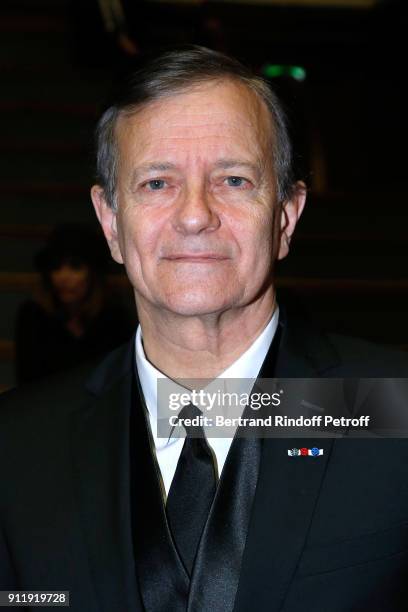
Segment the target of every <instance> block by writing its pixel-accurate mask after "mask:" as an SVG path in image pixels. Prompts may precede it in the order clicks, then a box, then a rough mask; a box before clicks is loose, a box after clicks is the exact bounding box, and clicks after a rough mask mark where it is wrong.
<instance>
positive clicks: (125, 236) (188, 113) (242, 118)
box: [93, 81, 286, 316]
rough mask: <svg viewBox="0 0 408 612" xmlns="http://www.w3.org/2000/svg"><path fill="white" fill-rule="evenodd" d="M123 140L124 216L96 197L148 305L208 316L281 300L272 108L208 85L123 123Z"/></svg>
mask: <svg viewBox="0 0 408 612" xmlns="http://www.w3.org/2000/svg"><path fill="white" fill-rule="evenodd" d="M116 135H117V143H118V151H119V164H118V173H117V197H118V212H117V214H116V215H115V213H113V212H112V211H110V210H109V209H107V208H106V205H105V206H103V205H101V204H100V203H99V204H98V203H97V202H95V199H96V200H97V198H95V197H94V198H93V199H94V203H95V206H96V209H97V214H98V216H99V218H100V219H101V211H100V210H98V207H100V206H102V207H103V208H104V213H103V215H102V216H103V219H102V220H101V222H102V225H103V226H104V230H105V234H106V236H107V238H108V242H109V244H110V247H111V251H112V255H113V257H114V259H115V260H116V261H118V262H119V263H124V265H125V267H126V270H127V273H128V276H129V278H130V281H131V283H132V285H133V287H134V290H135V295H136V300H137V303H138V305H139V304H140V305H144V307H147V308H159V309H166V310H169V311H171V312H173V313H177V314H180V315H185V316H189V315H204V314H209V313H218V312H223V311H225V310H228V309H233V308H238V307H242V306H246V305H248V304H250V303H252V302H253V301H254V300H256V299H258V298H259V297H261V296H264V295H266V294H267V293H268V292H269V293H270V294H273V292H272V275H271V271H272V264H273V261H274V260H275V259H276V258H277V257H278V256H284V255H285V254H286V252H284V249H283V247H281V244H280V243H281V240H280V238H279V236H280V226H281V222H283V213H282V212H281V211H280V208H279V207H278V205H277V201H276V179H275V175H274V171H273V164H272V154H271V139H272V133H271V126H270V119H269V115H268V113H267V110H266V107H265V105H264V103H263V102H262V101H261V100H260V99H258V97H257V96H256V95H255V94H254V93H252V92H251V91H250V90H248V89H247V88H246V87H245V86H243V85H242V84H238V83H235V82H232V81H227V82H224V83H220V82H208V83H205V84H202V85H200V86H199V87H196V88H194V89H191V90H190V91H188V92H185V93H182V94H178V95H174V96H173V97H170V98H165V99H163V100H159V101H156V102H154V103H151V104H150V105H148V106H146V107H145V108H144V109H142V110H141V111H139V112H137V113H135V114H132V115H130V116H128V117H121V118H120V120H119V122H118V125H117V132H116ZM282 249H283V250H282Z"/></svg>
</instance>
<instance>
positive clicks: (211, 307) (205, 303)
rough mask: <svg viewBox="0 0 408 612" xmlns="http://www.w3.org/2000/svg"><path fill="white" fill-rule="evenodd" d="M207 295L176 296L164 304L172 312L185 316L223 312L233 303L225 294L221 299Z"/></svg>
mask: <svg viewBox="0 0 408 612" xmlns="http://www.w3.org/2000/svg"><path fill="white" fill-rule="evenodd" d="M209 297H210V296H208V295H206V296H205V297H203V298H202V299H197V296H188V295H186V294H185V295H184V296H183V297H182V298H181V299H180V296H174V297H172V298H171V299H167V300H166V301H165V302H164V304H163V305H164V306H165V308H166V309H167V310H169V311H170V312H173V313H174V314H178V315H181V316H185V317H194V316H204V315H210V314H214V313H217V312H222V311H223V310H227V309H228V308H231V306H232V304H231V303H230V302H229V301H228V300H226V299H225V296H223V297H222V299H220V300H214V299H209Z"/></svg>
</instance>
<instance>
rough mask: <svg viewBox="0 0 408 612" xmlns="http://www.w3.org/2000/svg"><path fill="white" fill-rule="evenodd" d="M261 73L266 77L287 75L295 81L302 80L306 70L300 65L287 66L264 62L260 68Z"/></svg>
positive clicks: (272, 77)
mask: <svg viewBox="0 0 408 612" xmlns="http://www.w3.org/2000/svg"><path fill="white" fill-rule="evenodd" d="M262 74H263V75H264V76H266V77H267V78H268V79H275V78H276V77H280V76H289V77H292V79H295V80H296V81H304V80H305V78H306V70H305V69H304V68H303V67H302V66H288V65H285V64H266V65H265V66H264V67H263V68H262Z"/></svg>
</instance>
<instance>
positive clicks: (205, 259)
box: [164, 253, 228, 263]
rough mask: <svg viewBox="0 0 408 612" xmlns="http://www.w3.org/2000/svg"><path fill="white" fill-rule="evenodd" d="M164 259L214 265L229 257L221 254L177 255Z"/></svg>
mask: <svg viewBox="0 0 408 612" xmlns="http://www.w3.org/2000/svg"><path fill="white" fill-rule="evenodd" d="M164 259H167V260H169V261H177V262H186V263H213V262H216V261H225V260H226V259H228V257H226V256H225V255H220V254H219V253H175V254H173V255H167V256H166V257H165V258H164Z"/></svg>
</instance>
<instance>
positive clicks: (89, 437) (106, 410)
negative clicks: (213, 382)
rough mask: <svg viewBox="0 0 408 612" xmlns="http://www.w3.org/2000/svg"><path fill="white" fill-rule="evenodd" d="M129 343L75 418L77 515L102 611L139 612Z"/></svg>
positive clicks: (93, 383) (99, 376) (102, 371)
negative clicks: (132, 511) (133, 521)
mask: <svg viewBox="0 0 408 612" xmlns="http://www.w3.org/2000/svg"><path fill="white" fill-rule="evenodd" d="M132 348H133V341H131V342H130V343H129V344H128V345H127V347H126V348H125V349H121V350H119V351H118V352H116V353H115V354H114V355H113V356H111V357H110V358H108V360H107V361H106V362H104V364H103V366H102V367H100V368H99V369H98V370H97V371H96V372H95V374H94V376H93V377H92V379H91V380H90V381H89V383H88V390H89V391H90V396H89V402H88V404H87V405H86V406H85V407H82V408H81V410H78V411H76V412H75V413H74V414H73V421H72V449H73V466H74V471H75V476H76V482H77V489H76V495H77V499H78V507H79V514H80V517H81V522H82V526H83V534H84V540H85V543H86V546H87V550H88V557H89V565H90V571H91V575H92V580H93V584H94V588H95V594H96V599H97V601H98V603H99V607H100V610H101V611H104V612H113V611H117V612H119V611H120V612H128V611H129V612H130V611H137V610H139V609H140V610H141V609H142V607H141V604H140V598H139V594H138V591H137V588H136V580H135V567H134V559H133V550H132V533H131V516H130V492H129V413H130V401H131V383H132Z"/></svg>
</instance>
